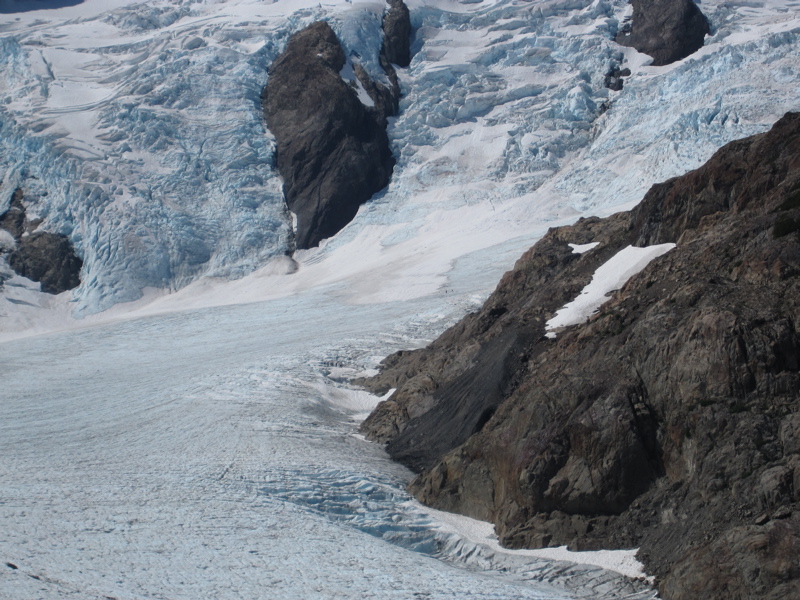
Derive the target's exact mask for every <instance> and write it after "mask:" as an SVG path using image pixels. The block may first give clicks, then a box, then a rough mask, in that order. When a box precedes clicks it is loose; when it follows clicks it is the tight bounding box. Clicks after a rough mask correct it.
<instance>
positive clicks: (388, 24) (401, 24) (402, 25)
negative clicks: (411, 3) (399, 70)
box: [383, 0, 411, 67]
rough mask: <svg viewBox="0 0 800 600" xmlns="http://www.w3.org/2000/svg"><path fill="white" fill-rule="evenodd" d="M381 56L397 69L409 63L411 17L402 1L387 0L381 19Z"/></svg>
mask: <svg viewBox="0 0 800 600" xmlns="http://www.w3.org/2000/svg"><path fill="white" fill-rule="evenodd" d="M383 33H384V42H383V56H384V57H385V59H386V60H387V61H388V62H390V63H392V64H395V65H397V66H398V67H407V66H408V65H409V63H410V62H411V16H410V14H409V12H408V7H407V6H406V5H405V3H404V2H403V0H389V10H387V11H386V15H385V16H384V18H383Z"/></svg>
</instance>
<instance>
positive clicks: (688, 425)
mask: <svg viewBox="0 0 800 600" xmlns="http://www.w3.org/2000/svg"><path fill="white" fill-rule="evenodd" d="M589 242H599V245H598V246H597V247H596V248H594V249H593V250H591V251H589V252H586V253H583V254H576V253H574V252H573V250H572V248H571V247H570V246H569V245H568V244H569V243H573V244H584V243H589ZM666 242H673V243H676V244H677V246H676V248H675V249H673V250H672V251H670V252H668V253H667V254H665V255H663V256H662V257H660V258H658V259H656V260H655V261H654V262H652V263H651V264H650V265H649V266H648V267H646V268H645V269H644V270H643V271H642V272H640V273H639V274H638V275H636V276H634V277H633V278H631V279H630V281H628V283H627V284H626V285H625V286H624V287H623V288H622V289H621V290H619V291H618V292H615V293H614V294H613V295H612V297H611V298H610V299H609V300H608V301H607V302H606V303H605V304H604V305H603V306H602V307H601V308H600V310H599V311H598V312H597V313H596V314H595V315H594V316H592V317H591V318H590V320H589V321H588V322H587V323H585V324H583V325H577V326H572V327H569V328H567V329H565V330H564V331H560V332H558V334H557V337H556V338H555V339H549V338H547V337H545V336H544V333H545V323H546V321H547V320H548V319H549V318H551V317H552V316H553V314H554V312H555V311H556V310H557V309H558V308H559V307H561V306H563V305H564V304H565V303H567V302H569V301H571V300H572V299H573V298H575V297H576V296H577V295H578V294H579V293H580V292H581V290H582V289H583V287H584V286H585V285H586V284H588V283H589V281H590V279H591V277H592V274H593V273H594V272H595V270H596V269H597V268H598V267H599V266H600V265H602V264H603V263H604V262H606V261H607V260H608V258H609V257H611V256H613V255H614V254H615V253H616V252H617V251H618V250H620V249H621V248H623V247H625V246H627V245H629V244H634V245H637V246H645V245H652V244H661V243H666ZM798 275H800V114H788V115H786V116H785V117H784V118H783V119H781V120H780V121H779V122H778V123H777V124H776V125H775V126H774V128H773V129H772V130H771V131H770V132H768V133H766V134H762V135H759V136H754V137H751V138H747V139H744V140H740V141H737V142H733V143H731V144H728V145H727V146H725V147H724V148H722V149H721V150H720V151H719V152H717V154H715V155H714V157H713V158H712V159H711V160H710V161H709V162H708V163H707V164H706V165H704V166H703V167H701V168H700V169H698V170H696V171H694V172H691V173H689V174H687V175H685V176H683V177H680V178H677V179H673V180H670V181H667V182H665V183H663V184H659V185H656V186H654V187H653V188H652V189H651V190H650V191H649V192H648V193H647V195H646V196H645V198H644V200H643V201H642V203H641V204H640V205H639V206H638V207H637V208H636V209H634V210H633V211H631V212H629V213H620V214H617V215H614V216H612V217H609V218H607V219H595V218H593V219H583V220H581V221H579V222H578V223H577V224H576V225H574V226H571V227H564V228H559V229H553V230H551V231H550V232H548V233H547V235H546V236H544V238H543V239H542V240H541V241H540V242H539V243H537V244H536V245H535V246H534V247H533V248H532V249H531V250H530V251H528V252H527V253H526V254H525V255H524V256H523V257H522V258H521V259H520V260H519V261H518V262H517V264H516V266H515V267H514V269H513V270H512V271H510V272H509V273H507V274H506V275H505V276H504V277H503V279H502V280H501V282H500V284H499V285H498V288H497V290H496V291H495V292H494V294H493V295H492V296H491V297H490V298H489V300H487V302H486V304H485V305H484V307H483V308H482V310H481V311H480V312H478V313H475V314H472V315H469V316H468V317H466V318H465V319H464V320H463V321H462V322H460V323H459V324H457V325H456V326H454V327H453V328H451V329H450V330H449V331H447V332H446V333H445V334H443V335H442V336H441V337H440V338H439V339H438V340H436V341H435V342H434V343H433V344H431V345H430V346H429V347H427V348H425V349H422V350H419V351H413V352H404V353H399V354H397V355H394V356H392V357H389V358H388V359H387V360H386V361H385V363H384V365H383V369H382V372H381V374H380V375H378V376H377V377H375V378H373V379H371V380H368V381H366V382H365V383H366V384H367V385H368V386H369V387H370V388H372V389H374V390H376V391H381V392H382V391H385V390H386V389H388V388H390V387H396V388H398V389H397V391H396V392H395V393H394V394H393V396H392V397H391V398H390V399H389V400H387V401H386V402H384V403H382V404H381V405H380V406H379V407H378V409H377V410H376V411H375V413H373V415H372V416H371V417H370V418H369V419H368V420H367V421H366V422H365V423H364V426H363V427H364V431H365V432H366V433H367V435H368V436H369V437H370V438H372V439H375V440H380V441H384V442H388V450H389V452H390V453H391V454H392V455H393V456H394V457H395V458H396V459H398V460H400V461H402V462H404V463H406V464H408V465H409V466H411V467H412V468H414V469H415V470H417V471H418V472H419V473H420V474H419V476H418V477H417V478H416V480H415V481H414V482H413V483H412V485H411V490H412V492H413V493H414V494H415V495H416V496H417V497H418V498H419V499H420V500H421V501H423V502H425V503H428V504H431V505H433V506H436V507H438V508H442V509H446V510H452V511H456V512H461V513H464V514H468V515H471V516H474V517H477V518H481V519H486V520H491V521H494V522H495V524H496V527H497V531H498V534H499V535H500V538H501V540H502V542H503V543H505V544H506V545H509V546H514V547H520V546H529V547H540V546H555V545H561V544H568V545H569V546H570V547H572V548H573V549H590V548H623V547H626V548H630V547H640V548H641V550H640V553H639V557H640V559H641V560H643V562H644V563H645V565H646V567H647V568H648V570H649V571H650V572H651V573H653V574H654V575H656V576H657V578H658V581H659V586H660V591H661V594H662V596H663V597H664V598H666V599H670V600H674V599H681V600H683V599H686V600H688V599H690V598H693V599H694V598H709V599H715V598H718V599H720V600H722V599H723V598H724V599H728V598H776V599H777V598H790V597H792V598H793V597H800V558H798V557H800V552H798V550H800V402H799V401H798V397H800V336H798V325H800V299H799V298H800V295H798V292H800V278H799V277H798Z"/></svg>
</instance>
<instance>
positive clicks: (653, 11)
mask: <svg viewBox="0 0 800 600" xmlns="http://www.w3.org/2000/svg"><path fill="white" fill-rule="evenodd" d="M631 4H632V5H633V16H632V18H631V23H630V26H629V27H624V28H623V29H622V30H621V31H620V32H619V34H617V37H616V41H617V43H618V44H621V45H623V46H631V47H633V48H636V49H637V50H638V51H639V52H643V53H645V54H649V55H650V56H652V57H653V64H654V65H668V64H670V63H673V62H675V61H677V60H681V59H682V58H686V57H687V56H689V55H690V54H692V53H694V52H696V51H697V50H699V49H700V48H702V47H703V39H704V38H705V36H706V34H708V33H709V27H708V20H707V19H706V17H705V16H704V15H703V13H702V12H700V9H699V8H697V5H696V4H695V3H694V2H693V1H692V0H631Z"/></svg>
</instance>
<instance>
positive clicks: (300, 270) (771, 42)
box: [0, 0, 800, 599]
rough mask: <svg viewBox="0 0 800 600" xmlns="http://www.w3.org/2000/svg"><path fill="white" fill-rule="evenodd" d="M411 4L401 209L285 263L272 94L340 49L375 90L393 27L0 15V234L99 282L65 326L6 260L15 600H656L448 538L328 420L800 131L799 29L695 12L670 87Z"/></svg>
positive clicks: (352, 437) (201, 15)
mask: <svg viewBox="0 0 800 600" xmlns="http://www.w3.org/2000/svg"><path fill="white" fill-rule="evenodd" d="M407 4H408V6H409V8H410V9H411V17H412V24H413V28H414V33H413V35H414V39H413V40H412V52H413V59H412V62H411V65H410V66H409V67H408V68H407V69H398V75H399V77H400V82H401V86H402V91H403V98H402V99H401V106H400V112H399V114H398V115H397V116H396V117H394V118H392V119H390V124H389V135H390V139H391V141H392V145H393V151H394V153H395V156H396V158H397V165H396V167H395V171H394V175H393V177H392V180H391V182H390V184H389V185H388V187H387V188H386V189H385V190H383V191H382V192H380V193H379V194H377V195H376V196H375V197H374V198H373V199H372V200H371V201H370V202H369V203H367V204H366V205H364V206H363V207H362V208H361V210H360V212H359V214H358V215H357V217H356V219H355V220H354V221H353V222H352V223H351V224H350V225H348V226H347V227H346V228H345V229H344V230H343V231H342V232H340V233H339V234H338V235H337V236H336V237H334V238H331V239H330V240H327V241H326V242H325V243H323V244H322V245H321V247H320V248H317V249H312V250H307V251H301V252H296V253H294V254H293V255H291V256H290V255H288V254H287V250H288V249H289V248H290V247H291V243H290V241H291V236H292V217H291V214H290V213H289V212H288V211H287V210H286V208H285V206H284V204H283V198H282V193H281V181H280V179H279V177H278V176H277V173H276V171H275V169H274V167H273V163H274V152H275V148H274V141H273V139H272V138H271V135H270V133H269V132H268V131H267V130H266V129H265V125H264V123H263V119H262V117H261V108H260V93H261V89H262V87H263V85H264V84H265V82H266V78H267V71H268V68H269V65H270V63H271V61H272V60H273V59H274V58H275V57H276V56H277V55H278V54H279V53H280V51H281V50H282V49H283V47H284V46H285V43H286V41H287V40H288V37H289V36H290V35H291V33H293V32H294V31H297V30H299V29H301V28H302V27H304V26H306V25H308V24H309V23H311V22H313V21H315V20H318V19H325V20H328V21H329V22H330V23H331V25H332V27H333V28H334V30H335V31H336V33H337V35H338V36H339V37H340V40H341V41H342V43H343V46H344V48H345V51H346V54H347V55H348V58H349V60H350V61H351V62H352V61H354V60H357V61H359V62H361V64H362V65H363V66H364V67H365V68H366V69H367V71H368V72H369V73H370V75H371V76H372V77H373V78H383V77H384V76H385V75H384V74H383V71H382V69H381V68H380V65H379V60H378V52H379V49H380V41H381V35H382V34H381V30H380V19H381V15H382V12H383V10H384V8H385V4H384V3H383V2H379V1H358V0H352V1H346V0H326V1H319V0H317V1H311V0H276V1H273V2H263V1H257V0H193V1H190V0H172V1H167V0H154V1H151V2H146V3H145V2H137V1H134V0H109V1H102V0H85V1H84V2H80V3H74V2H48V1H47V0H44V1H40V2H34V1H23V2H9V1H8V0H3V1H2V2H0V52H2V53H3V56H4V57H5V59H6V60H4V61H3V62H2V63H0V213H2V212H3V211H4V210H5V208H6V207H7V206H8V203H9V202H10V199H11V195H12V194H13V192H14V190H15V189H16V188H17V187H22V188H23V189H24V191H25V194H26V195H25V198H26V202H27V209H28V214H29V218H31V219H33V218H36V217H38V218H42V219H44V221H43V223H42V225H41V227H42V228H43V229H46V230H48V231H53V232H57V233H62V234H64V235H67V236H69V238H70V240H71V241H72V242H73V244H74V245H75V247H76V249H77V251H78V252H79V254H80V255H81V256H82V257H83V259H84V265H85V266H84V271H83V274H82V277H83V282H82V284H81V286H80V287H79V288H77V289H76V290H73V291H72V292H65V293H64V294H60V295H58V296H50V295H48V294H43V293H41V292H40V290H39V289H38V284H35V283H33V282H30V281H29V280H26V279H24V278H22V277H19V276H17V275H15V274H14V273H13V272H11V271H10V269H9V268H8V266H7V265H6V264H5V261H4V260H3V259H2V258H0V285H2V288H1V289H0V373H2V379H3V385H2V390H0V406H2V409H3V411H4V417H3V420H2V421H1V422H0V432H1V433H0V518H2V521H3V524H4V527H3V531H2V532H0V559H2V560H0V563H10V564H12V565H14V566H15V567H17V568H16V569H13V568H11V567H8V566H5V567H4V566H3V565H2V564H0V598H9V599H11V598H15V599H16V598H20V597H26V598H27V597H31V598H34V597H40V598H48V599H49V598H101V597H104V596H106V597H116V598H155V597H169V598H198V597H219V598H227V597H230V598H234V597H237V598H238V597H242V596H248V597H259V596H263V595H265V594H266V595H268V596H269V597H275V598H286V599H291V598H295V597H296V598H331V597H376V598H391V597H397V598H408V597H415V596H416V597H421V598H437V599H438V598H454V597H457V598H476V599H477V598H481V599H483V598H609V599H610V598H622V597H630V598H637V597H639V598H650V597H652V596H653V592H652V591H651V590H648V589H647V587H646V586H645V585H643V584H641V582H639V583H638V584H637V583H636V582H632V581H630V580H628V579H625V578H623V577H620V576H618V575H616V574H615V573H613V572H610V571H604V570H601V569H598V568H595V567H587V566H580V565H578V566H576V565H574V564H568V563H564V562H551V561H545V560H543V559H542V560H539V559H535V558H532V557H531V556H528V555H519V554H514V553H511V552H503V551H501V550H498V549H495V548H493V547H490V546H487V545H486V544H484V543H483V542H480V541H475V540H473V539H471V538H470V537H469V536H468V535H465V534H464V533H463V531H462V532H458V531H454V530H452V529H448V527H447V526H446V523H445V521H444V519H443V517H442V516H441V515H437V514H436V513H435V512H434V511H428V510H427V509H425V508H424V507H421V506H419V505H418V504H415V503H414V502H412V501H411V499H410V497H409V496H408V495H407V494H406V493H405V491H404V485H405V484H406V483H407V482H408V480H409V476H410V474H409V473H408V472H407V471H405V469H403V468H402V467H399V466H397V465H393V464H392V463H391V462H390V461H389V460H388V459H387V458H386V456H385V454H384V453H383V452H382V450H381V449H380V448H377V447H376V446H374V445H371V444H368V443H366V442H364V441H363V440H361V439H359V438H358V437H357V436H356V434H355V432H356V424H355V423H356V421H355V420H354V419H356V418H357V417H358V416H359V415H360V414H361V413H363V411H364V410H365V408H364V406H363V404H364V398H360V399H359V401H358V402H356V401H352V402H350V401H345V400H342V398H343V397H346V398H352V394H355V393H356V392H354V391H352V390H349V388H348V385H347V381H348V380H349V379H350V378H352V377H353V376H355V375H357V374H360V373H365V372H369V370H371V369H374V368H375V367H376V365H377V363H378V361H379V360H380V359H381V358H382V357H383V356H385V355H387V354H389V353H390V352H392V351H395V350H399V349H403V348H409V347H419V346H421V345H424V344H425V343H427V342H428V341H430V340H431V339H433V338H434V337H435V336H436V335H438V334H439V333H440V332H442V331H443V330H444V329H445V328H446V327H447V326H449V325H451V324H453V323H454V322H455V321H456V320H457V319H459V318H460V317H461V316H463V315H464V314H465V313H466V312H469V311H470V310H474V309H475V308H476V307H477V306H479V305H480V304H481V303H482V302H483V300H484V299H485V298H486V296H487V295H488V293H489V292H490V291H491V289H492V288H493V287H494V285H495V284H496V282H497V280H498V279H499V277H500V275H501V274H502V273H503V272H504V271H505V270H507V269H508V268H509V267H510V266H511V265H512V264H513V262H514V260H515V259H516V258H517V257H518V256H519V255H520V254H521V253H522V252H523V251H524V250H526V249H527V248H528V247H529V246H530V245H532V244H533V242H535V241H536V239H538V238H539V237H540V236H541V235H542V234H543V233H544V232H545V231H546V229H547V228H548V227H551V226H555V225H561V224H565V223H569V222H572V221H574V220H576V219H578V218H579V217H581V216H583V215H599V216H605V215H607V214H611V213H613V212H616V211H618V210H623V209H628V208H630V207H631V206H633V205H634V204H635V203H636V202H638V201H639V200H640V199H641V197H642V196H643V194H644V192H645V191H646V190H647V189H648V187H649V186H650V185H652V184H653V183H655V182H658V181H661V180H664V179H666V178H669V177H672V176H677V175H680V174H682V173H684V172H685V171H687V170H689V169H692V168H695V167H698V166H699V165H700V164H702V163H703V162H704V161H705V160H706V159H707V158H708V157H709V156H710V155H711V154H712V153H713V152H714V151H715V150H716V149H717V148H718V147H719V146H721V145H722V144H724V143H726V142H728V141H731V140H733V139H737V138H740V137H744V136H746V135H751V134H754V133H758V132H761V131H765V130H766V129H768V128H769V127H770V126H771V125H772V123H774V121H776V120H777V119H778V118H779V117H780V116H781V115H782V114H783V113H784V112H786V111H788V110H797V109H798V104H800V100H798V98H800V67H798V65H800V56H799V54H800V48H798V36H800V16H798V11H797V6H798V3H797V2H783V1H777V0H763V1H759V2H751V1H749V0H741V1H739V0H728V1H723V0H704V1H703V2H702V5H701V8H702V10H703V12H704V13H705V14H706V15H707V16H708V17H709V19H710V21H711V24H712V35H711V36H709V37H708V38H707V39H706V44H705V46H704V47H703V48H702V49H701V50H700V51H698V52H697V53H696V54H694V55H692V56H691V57H689V58H687V59H685V60H683V61H680V62H678V63H675V64H673V65H669V66H665V67H653V66H651V65H650V61H649V57H647V56H644V55H642V54H639V53H637V52H636V51H635V50H633V49H630V48H622V47H620V46H618V45H616V44H614V42H613V41H612V38H613V35H614V33H615V32H616V30H617V28H618V27H619V26H620V24H621V23H622V22H623V20H624V18H625V17H626V16H627V15H628V14H629V7H628V5H627V3H626V2H625V1H624V0H541V1H538V2H528V1H524V0H483V1H480V0H461V1H458V0H408V1H407ZM49 6H53V7H54V8H47V7H49ZM55 6H57V7H55ZM43 7H44V8H43ZM615 65H619V66H621V67H628V68H630V69H631V71H632V75H631V76H629V77H627V78H625V84H624V87H623V89H622V90H621V91H619V92H613V91H610V90H608V89H606V88H605V87H604V77H605V75H606V73H607V72H608V70H609V69H610V68H611V67H612V66H615ZM10 243H12V242H9V240H6V239H4V238H0V244H6V245H8V244H10ZM343 394H344V396H343ZM373 401H376V400H373Z"/></svg>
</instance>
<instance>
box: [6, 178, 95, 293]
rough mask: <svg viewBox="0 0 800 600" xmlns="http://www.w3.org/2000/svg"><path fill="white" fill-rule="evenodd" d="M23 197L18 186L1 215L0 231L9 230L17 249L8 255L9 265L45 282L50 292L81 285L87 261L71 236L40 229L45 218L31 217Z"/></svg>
mask: <svg viewBox="0 0 800 600" xmlns="http://www.w3.org/2000/svg"><path fill="white" fill-rule="evenodd" d="M22 200H23V192H22V190H21V189H17V190H16V191H15V192H14V195H13V197H12V199H11V205H10V207H9V209H8V210H7V211H6V212H5V214H3V215H0V230H3V231H6V232H8V234H10V236H11V237H12V238H13V240H14V248H13V249H11V250H10V252H9V254H8V256H7V260H8V264H9V266H10V267H11V268H12V269H14V271H15V272H16V273H17V274H19V275H22V276H23V277H27V278H28V279H31V280H33V281H38V282H39V283H41V286H42V291H43V292H46V293H48V294H60V293H61V292H65V291H67V290H71V289H73V288H76V287H78V286H79V285H80V283H81V279H80V274H81V268H82V267H83V261H82V260H81V259H80V257H79V256H78V255H77V254H76V253H75V250H74V248H73V247H72V244H71V243H70V241H69V238H67V236H65V235H61V234H57V233H50V232H45V231H36V228H37V227H38V226H39V225H40V224H41V220H38V219H37V220H33V221H29V220H28V219H27V216H26V211H25V205H24V204H23V203H22ZM0 252H2V249H0Z"/></svg>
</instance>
